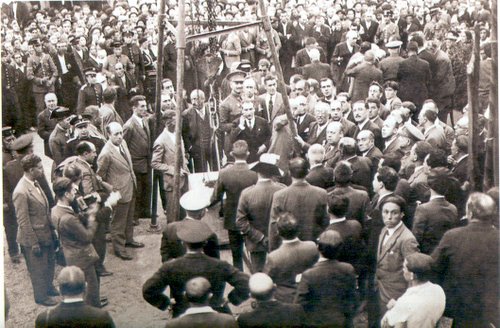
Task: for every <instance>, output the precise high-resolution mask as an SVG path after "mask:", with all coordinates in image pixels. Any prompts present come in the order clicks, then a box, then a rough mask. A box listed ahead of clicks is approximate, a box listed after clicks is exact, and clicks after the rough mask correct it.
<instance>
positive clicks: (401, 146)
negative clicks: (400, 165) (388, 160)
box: [382, 137, 408, 156]
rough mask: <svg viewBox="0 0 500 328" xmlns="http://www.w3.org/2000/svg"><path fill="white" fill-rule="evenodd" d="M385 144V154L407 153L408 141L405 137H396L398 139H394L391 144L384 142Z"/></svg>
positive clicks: (401, 154)
mask: <svg viewBox="0 0 500 328" xmlns="http://www.w3.org/2000/svg"><path fill="white" fill-rule="evenodd" d="M384 146H385V147H384V148H382V149H383V151H382V152H383V153H384V155H385V154H389V153H398V154H400V156H403V155H404V154H405V148H406V147H407V146H408V143H407V142H406V141H405V140H404V139H401V138H400V137H396V139H394V141H392V142H391V143H389V144H387V143H386V142H384Z"/></svg>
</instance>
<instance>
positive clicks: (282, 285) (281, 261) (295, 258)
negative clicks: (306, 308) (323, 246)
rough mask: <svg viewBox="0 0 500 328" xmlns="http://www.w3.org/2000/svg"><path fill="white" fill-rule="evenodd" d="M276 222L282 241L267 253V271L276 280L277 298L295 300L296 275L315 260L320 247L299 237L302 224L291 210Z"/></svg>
mask: <svg viewBox="0 0 500 328" xmlns="http://www.w3.org/2000/svg"><path fill="white" fill-rule="evenodd" d="M276 225H277V230H278V233H279V236H280V237H281V238H282V240H283V243H282V244H281V246H280V247H279V248H278V249H276V250H274V251H272V252H271V253H269V255H268V256H267V262H266V266H265V269H264V272H265V273H267V274H268V275H269V276H270V277H271V278H272V279H273V281H274V283H275V284H276V293H275V295H274V296H275V297H276V299H277V300H278V301H280V302H284V303H293V300H294V298H295V294H296V290H297V280H296V276H297V275H299V274H301V273H302V272H304V271H305V270H306V269H308V268H310V267H312V266H313V264H314V263H316V261H317V260H318V257H319V254H318V249H317V248H316V244H315V243H314V242H313V241H310V240H308V241H301V240H300V239H299V238H297V235H298V233H299V230H298V229H299V224H298V221H297V219H296V218H295V217H294V216H293V215H292V214H291V213H288V212H284V213H281V214H280V215H279V220H278V221H277V223H276Z"/></svg>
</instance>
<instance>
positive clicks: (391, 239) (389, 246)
mask: <svg viewBox="0 0 500 328" xmlns="http://www.w3.org/2000/svg"><path fill="white" fill-rule="evenodd" d="M404 228H405V227H404V224H402V225H401V226H400V227H399V228H398V230H396V231H394V233H393V234H392V236H390V237H389V239H388V240H387V242H386V243H385V245H382V243H383V241H384V238H383V236H385V232H386V231H387V228H386V227H384V229H382V233H381V234H380V238H379V239H380V240H379V241H378V243H379V244H378V249H379V256H378V260H377V262H380V261H381V260H382V259H383V258H384V256H385V255H386V254H387V252H388V251H389V250H391V249H392V248H393V247H394V244H395V243H396V241H397V240H398V238H399V236H401V234H402V233H403V230H404Z"/></svg>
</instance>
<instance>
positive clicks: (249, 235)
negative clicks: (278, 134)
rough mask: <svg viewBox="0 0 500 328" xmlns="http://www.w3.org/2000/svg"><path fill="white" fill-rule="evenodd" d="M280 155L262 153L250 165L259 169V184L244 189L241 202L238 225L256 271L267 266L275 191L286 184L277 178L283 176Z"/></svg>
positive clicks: (253, 270)
mask: <svg viewBox="0 0 500 328" xmlns="http://www.w3.org/2000/svg"><path fill="white" fill-rule="evenodd" d="M278 158H279V156H277V155H275V154H262V155H261V156H260V160H259V161H258V162H256V163H255V164H253V165H251V166H250V170H252V171H254V172H257V176H258V180H257V183H256V184H255V185H252V186H250V187H247V188H245V189H244V190H243V191H242V192H241V195H240V199H239V202H238V209H237V214H236V226H237V228H238V229H239V230H240V231H241V233H242V234H243V236H244V237H245V246H246V249H247V250H248V251H249V252H250V260H251V262H252V268H251V270H252V272H260V271H262V270H263V269H264V264H265V263H266V256H267V251H268V247H269V243H268V239H267V233H268V229H269V219H270V215H271V203H272V200H273V195H274V193H275V192H276V191H278V190H281V189H283V188H285V187H286V186H285V185H283V184H281V183H278V182H275V181H274V180H273V179H276V178H278V177H280V176H281V172H280V169H279V168H278V166H277V162H278Z"/></svg>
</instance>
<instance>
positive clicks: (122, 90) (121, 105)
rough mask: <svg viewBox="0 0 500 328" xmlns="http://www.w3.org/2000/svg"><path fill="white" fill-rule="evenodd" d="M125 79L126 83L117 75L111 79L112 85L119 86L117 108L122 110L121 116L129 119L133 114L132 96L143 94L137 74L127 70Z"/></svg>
mask: <svg viewBox="0 0 500 328" xmlns="http://www.w3.org/2000/svg"><path fill="white" fill-rule="evenodd" d="M125 81H126V84H124V83H123V80H122V79H121V78H119V77H118V76H116V75H115V76H114V78H113V79H111V81H110V85H112V86H117V89H116V102H115V105H116V106H115V108H116V109H117V110H118V111H120V116H121V117H122V118H124V119H128V118H130V116H131V115H132V109H131V107H130V104H129V100H130V98H131V97H132V96H134V95H137V94H141V93H142V90H141V88H140V86H139V85H138V84H137V80H136V78H135V76H134V75H132V74H131V73H129V72H125ZM133 88H135V91H132V89H133Z"/></svg>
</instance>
